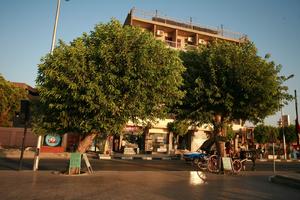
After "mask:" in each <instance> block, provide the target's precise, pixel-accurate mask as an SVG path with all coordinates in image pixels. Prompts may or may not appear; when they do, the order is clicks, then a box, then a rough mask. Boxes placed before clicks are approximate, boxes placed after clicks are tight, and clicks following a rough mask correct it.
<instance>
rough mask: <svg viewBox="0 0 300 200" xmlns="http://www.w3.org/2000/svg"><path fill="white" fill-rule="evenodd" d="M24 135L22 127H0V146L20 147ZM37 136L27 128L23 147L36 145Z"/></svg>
mask: <svg viewBox="0 0 300 200" xmlns="http://www.w3.org/2000/svg"><path fill="white" fill-rule="evenodd" d="M23 135H24V128H6V127H0V146H2V147H21V145H22V139H23ZM36 143H37V136H36V135H34V134H33V133H32V132H31V129H27V133H26V139H25V147H36Z"/></svg>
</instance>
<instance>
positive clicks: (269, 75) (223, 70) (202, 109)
mask: <svg viewBox="0 0 300 200" xmlns="http://www.w3.org/2000/svg"><path fill="white" fill-rule="evenodd" d="M181 58H182V60H183V63H184V66H185V67H186V68H187V71H186V72H185V73H184V87H183V89H184V90H186V92H187V94H186V97H185V99H184V104H183V105H182V106H181V107H179V108H180V109H179V111H180V114H181V115H182V116H183V117H184V118H188V119H191V120H194V121H196V122H199V123H212V122H214V117H216V116H218V115H219V116H221V122H222V123H225V122H227V121H231V120H235V119H241V120H243V121H246V120H249V121H252V122H254V123H257V122H260V121H263V119H265V117H267V116H269V115H272V114H274V113H275V112H276V111H277V110H278V108H279V107H280V104H279V100H281V101H283V102H285V103H286V101H287V100H289V99H290V98H291V96H290V95H289V94H288V93H287V87H285V86H283V83H284V81H285V80H286V77H284V76H279V73H280V69H281V66H280V65H278V66H277V65H275V63H274V62H272V61H268V57H266V58H262V57H260V56H258V55H257V50H256V48H255V46H254V45H253V44H252V43H250V42H245V43H241V44H235V43H229V42H224V41H215V42H212V43H211V44H210V45H208V46H203V47H201V48H199V49H197V50H194V51H187V52H182V54H181Z"/></svg>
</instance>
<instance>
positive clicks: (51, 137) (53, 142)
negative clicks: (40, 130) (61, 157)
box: [45, 133, 61, 147]
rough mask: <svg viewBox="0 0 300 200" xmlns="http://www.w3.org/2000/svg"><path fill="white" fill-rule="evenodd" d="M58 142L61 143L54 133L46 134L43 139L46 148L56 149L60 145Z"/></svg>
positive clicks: (58, 136)
mask: <svg viewBox="0 0 300 200" xmlns="http://www.w3.org/2000/svg"><path fill="white" fill-rule="evenodd" d="M60 142H61V137H60V135H58V134H55V133H54V134H48V135H46V137H45V143H46V144H47V145H48V146H51V147H56V146H58V145H59V144H60Z"/></svg>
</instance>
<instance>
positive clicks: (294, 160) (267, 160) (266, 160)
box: [257, 159, 300, 162]
mask: <svg viewBox="0 0 300 200" xmlns="http://www.w3.org/2000/svg"><path fill="white" fill-rule="evenodd" d="M257 161H259V162H273V159H257ZM275 162H300V160H299V159H297V160H296V159H287V160H284V159H275Z"/></svg>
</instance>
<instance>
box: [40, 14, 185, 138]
mask: <svg viewBox="0 0 300 200" xmlns="http://www.w3.org/2000/svg"><path fill="white" fill-rule="evenodd" d="M183 71H184V67H183V65H182V63H181V61H180V59H179V57H178V53H177V52H175V51H173V50H171V49H169V48H166V47H165V46H164V44H163V43H162V42H160V41H157V40H155V38H154V37H153V36H152V35H151V34H150V33H146V32H143V31H142V30H140V29H138V28H134V27H128V26H125V27H123V26H122V25H121V24H120V23H119V22H118V21H116V20H112V21H111V22H110V23H108V24H98V25H96V26H95V28H94V30H92V31H91V32H90V34H84V35H83V36H82V37H80V38H77V39H75V40H74V41H73V42H71V43H70V44H65V43H64V42H60V43H59V45H58V47H57V48H56V49H55V51H54V53H53V55H47V56H45V58H43V60H42V62H41V64H40V65H39V73H38V78H37V83H38V87H39V91H40V97H41V103H42V104H43V105H44V106H43V108H44V109H45V110H44V111H43V112H41V115H42V116H43V117H40V118H42V119H43V124H47V125H46V126H45V127H47V129H51V130H55V129H57V128H59V129H63V130H65V131H74V132H80V133H83V134H84V133H88V132H91V131H93V132H101V133H103V134H104V133H110V132H117V131H119V130H120V129H122V127H123V126H124V124H126V123H127V122H128V120H130V119H131V120H133V121H135V120H137V119H141V120H144V119H149V120H154V119H156V118H163V117H165V116H166V114H167V112H168V109H167V108H168V107H169V106H171V105H174V104H175V103H178V102H179V100H180V98H182V97H183V94H184V93H183V92H182V91H180V90H179V89H178V88H179V87H180V86H181V85H182V80H183V79H182V76H181V74H182V73H183ZM52 122H53V123H52ZM40 124H41V123H40ZM41 126H44V125H42V124H41Z"/></svg>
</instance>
